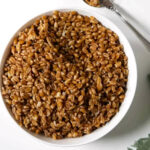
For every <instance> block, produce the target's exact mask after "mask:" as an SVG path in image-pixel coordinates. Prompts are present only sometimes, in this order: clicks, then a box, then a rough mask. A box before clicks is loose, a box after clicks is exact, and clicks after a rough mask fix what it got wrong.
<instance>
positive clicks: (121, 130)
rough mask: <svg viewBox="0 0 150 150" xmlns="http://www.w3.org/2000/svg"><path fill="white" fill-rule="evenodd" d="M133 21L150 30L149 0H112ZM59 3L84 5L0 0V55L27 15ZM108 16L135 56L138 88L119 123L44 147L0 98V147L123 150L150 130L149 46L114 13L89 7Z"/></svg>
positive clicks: (70, 2) (73, 0)
mask: <svg viewBox="0 0 150 150" xmlns="http://www.w3.org/2000/svg"><path fill="white" fill-rule="evenodd" d="M116 1H117V3H118V4H119V5H120V6H122V7H123V8H124V10H126V11H127V13H128V14H130V15H131V16H132V17H133V18H134V19H135V20H134V21H135V23H136V24H137V23H142V25H143V27H144V28H145V30H147V32H148V31H149V32H150V19H149V16H150V9H149V6H150V1H149V0H132V1H131V0H116ZM61 6H66V8H67V6H74V7H76V8H79V7H84V8H87V7H88V6H87V5H85V4H84V3H83V2H82V0H0V58H1V57H2V54H3V51H4V49H5V47H6V45H7V43H8V41H9V39H10V38H11V36H12V35H13V34H14V33H15V32H16V31H17V30H18V28H20V27H21V26H22V25H23V24H24V23H26V22H27V21H28V20H30V19H31V18H33V17H35V16H37V15H39V14H41V13H43V12H46V11H49V10H51V9H57V8H61ZM90 9H91V11H98V13H101V14H103V15H105V16H106V17H108V18H110V19H111V20H112V21H113V22H114V23H115V24H116V25H117V26H119V28H120V29H121V30H122V31H123V33H124V34H125V35H126V37H127V38H128V40H129V42H130V43H131V46H132V48H133V51H134V53H135V56H136V60H137V66H138V87H137V91H136V95H135V98H134V101H133V104H132V106H131V108H130V110H129V112H128V113H127V115H126V116H125V118H124V119H123V120H122V122H121V123H120V124H119V125H118V126H117V127H116V128H115V129H114V130H113V131H112V132H110V133H109V134H108V135H106V136H105V137H103V138H101V139H99V140H98V141H95V142H93V143H90V144H87V145H83V146H78V147H68V148H66V147H65V148H62V147H53V146H51V147H50V146H47V145H44V144H42V143H39V142H37V141H34V139H32V138H29V137H28V136H27V135H26V134H24V132H23V131H22V130H21V129H20V128H19V129H18V128H16V124H15V123H14V122H13V121H12V120H11V119H10V116H9V114H8V113H7V111H6V110H5V109H4V105H3V103H2V100H1V99H0V150H64V149H65V150H91V149H94V150H100V149H101V150H127V147H129V146H130V145H132V144H133V143H134V141H135V140H138V139H139V138H141V137H146V136H147V135H148V133H150V83H149V84H148V80H147V74H148V73H150V53H149V52H148V50H150V46H148V45H145V44H143V43H142V41H140V40H139V39H138V37H137V36H136V34H135V33H134V32H133V31H132V30H131V29H129V28H128V27H127V26H126V25H125V24H124V23H123V22H122V21H121V20H120V18H119V17H118V16H116V15H115V14H114V13H112V12H110V11H109V10H106V9H103V8H101V9H96V8H90Z"/></svg>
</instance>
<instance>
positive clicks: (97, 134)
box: [0, 7, 137, 146]
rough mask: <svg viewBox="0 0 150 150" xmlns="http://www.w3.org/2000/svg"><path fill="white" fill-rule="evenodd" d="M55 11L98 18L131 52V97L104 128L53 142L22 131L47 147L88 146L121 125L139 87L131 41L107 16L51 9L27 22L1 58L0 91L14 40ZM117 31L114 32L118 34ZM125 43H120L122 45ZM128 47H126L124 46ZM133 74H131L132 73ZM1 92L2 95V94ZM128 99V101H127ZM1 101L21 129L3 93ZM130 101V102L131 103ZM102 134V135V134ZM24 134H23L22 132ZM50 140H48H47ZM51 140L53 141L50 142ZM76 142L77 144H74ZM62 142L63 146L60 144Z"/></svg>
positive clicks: (89, 12) (69, 9)
mask: <svg viewBox="0 0 150 150" xmlns="http://www.w3.org/2000/svg"><path fill="white" fill-rule="evenodd" d="M54 10H58V11H73V10H74V11H77V12H78V13H79V14H82V15H87V16H94V17H96V18H97V19H98V20H99V21H100V22H101V23H102V24H103V25H104V26H106V27H107V28H110V29H111V30H112V31H113V30H114V29H115V30H116V31H117V35H118V33H119V35H118V36H119V39H120V37H121V38H122V39H123V41H125V43H126V44H127V47H128V48H129V50H127V51H125V53H126V55H127V53H129V54H128V69H129V62H130V60H132V61H131V62H130V66H131V64H132V70H130V69H129V75H128V82H127V88H128V89H130V91H129V90H128V89H127V91H126V94H128V93H129V92H130V93H129V94H128V95H130V97H129V96H128V97H127V95H126V96H125V99H124V102H123V103H122V104H121V106H120V109H119V112H118V113H117V114H116V115H115V116H114V117H113V118H112V119H111V120H110V121H109V122H108V123H106V124H105V125H104V126H103V127H100V128H98V129H96V130H94V131H93V132H91V133H90V134H88V135H84V136H82V137H77V138H68V139H67V138H66V139H61V140H52V139H51V138H47V137H44V136H42V137H41V136H39V135H36V134H34V133H31V132H30V131H28V130H27V129H25V128H23V127H21V128H22V130H23V131H24V132H25V133H26V134H27V135H29V136H30V137H32V138H33V137H34V139H36V140H37V141H38V142H39V141H40V142H42V143H45V144H47V145H54V146H79V145H83V144H87V143H91V142H93V141H95V140H98V139H100V138H102V137H103V136H105V135H106V134H108V133H109V132H110V131H111V130H113V129H114V128H115V127H116V126H117V125H118V124H119V123H120V121H121V120H122V119H123V118H124V116H125V115H126V113H127V111H128V110H129V108H130V106H131V103H132V101H133V98H134V95H135V91H136V87H137V65H136V60H135V56H134V53H133V50H132V47H131V45H130V43H129V41H128V40H127V38H126V36H125V35H124V34H123V33H122V31H121V30H120V29H119V27H118V26H116V25H115V24H114V23H113V22H112V21H111V20H110V19H108V18H107V17H106V16H104V15H102V14H98V12H96V11H95V12H92V13H91V11H90V10H89V9H85V8H76V7H67V8H66V7H61V8H57V9H51V10H50V11H48V12H45V13H41V14H40V15H37V16H36V17H34V18H32V19H30V20H29V21H28V22H26V23H25V24H24V25H23V26H21V27H20V28H19V29H18V30H17V32H15V34H14V35H13V36H12V38H11V39H10V40H9V42H8V44H7V46H6V48H5V50H4V53H3V55H2V58H1V64H0V89H1V90H2V74H3V67H4V64H5V60H6V58H7V57H8V55H9V53H10V46H11V44H12V41H13V39H14V38H15V37H16V36H17V35H18V32H19V31H22V30H23V29H24V28H26V27H28V26H29V25H31V24H32V23H33V22H34V21H35V20H36V19H38V18H40V17H41V16H43V15H51V14H52V12H53V11H54ZM105 23H106V24H107V23H109V24H110V26H113V29H112V28H111V27H108V25H105ZM116 31H114V32H115V33H116ZM123 41H121V39H120V42H121V43H122V42H123ZM123 46H126V45H123ZM124 50H125V49H124ZM130 71H131V73H133V74H134V75H133V74H131V73H130ZM1 90H0V93H1ZM127 98H128V99H127ZM0 99H2V101H3V104H4V105H5V109H6V110H7V111H8V112H9V116H11V117H10V118H11V119H12V120H13V122H14V123H15V124H17V126H18V127H19V128H20V126H19V124H18V123H17V121H16V120H15V119H14V117H13V115H12V112H11V110H10V109H9V108H8V107H7V105H6V103H5V102H4V99H3V97H2V93H1V94H0ZM129 100H130V101H129ZM17 126H16V127H17ZM101 132H102V133H101ZM22 133H23V132H22ZM46 139H48V140H46ZM50 139H51V141H50ZM75 140H76V142H74V141H75ZM70 141H72V142H71V143H69V142H70ZM60 142H61V144H59V143H60Z"/></svg>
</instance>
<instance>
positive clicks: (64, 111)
mask: <svg viewBox="0 0 150 150" xmlns="http://www.w3.org/2000/svg"><path fill="white" fill-rule="evenodd" d="M127 63H128V62H127V57H126V55H125V53H124V50H123V46H122V45H121V44H120V42H119V38H118V36H117V35H116V34H115V33H114V32H113V31H111V30H110V29H108V28H106V27H104V26H103V25H102V24H101V23H100V22H99V21H98V20H97V19H96V18H94V17H87V16H82V15H80V14H78V13H77V12H75V11H72V12H58V11H55V12H54V13H53V15H51V16H43V17H41V18H40V19H38V20H36V21H35V22H34V23H33V25H31V26H30V27H27V28H25V29H24V30H23V31H21V32H20V33H19V35H18V36H17V37H16V38H15V39H14V42H13V44H12V46H11V53H10V56H9V57H8V59H7V60H6V63H5V66H4V74H3V76H2V78H3V87H2V95H3V98H4V100H5V102H6V103H7V104H8V106H9V107H10V109H11V110H12V113H13V115H14V118H15V119H16V120H17V122H18V123H19V124H20V125H21V126H24V127H25V128H27V129H29V130H30V131H33V132H35V133H37V134H38V133H39V134H44V135H45V136H49V137H52V138H53V139H61V138H65V137H69V138H70V137H79V136H83V135H85V134H89V133H90V132H92V131H93V130H95V129H97V128H99V127H101V126H103V125H105V124H106V123H107V122H108V121H110V120H111V118H112V117H113V116H114V115H115V114H116V113H117V112H118V111H119V107H120V105H121V103H122V102H123V100H124V98H125V92H126V84H127V78H128V67H127Z"/></svg>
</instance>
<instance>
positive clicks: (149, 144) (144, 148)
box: [128, 134, 150, 150]
mask: <svg viewBox="0 0 150 150" xmlns="http://www.w3.org/2000/svg"><path fill="white" fill-rule="evenodd" d="M131 147H134V148H136V150H150V134H149V135H148V137H146V138H141V139H139V140H138V141H136V142H135V143H134V145H133V146H131ZM128 150H132V149H129V148H128Z"/></svg>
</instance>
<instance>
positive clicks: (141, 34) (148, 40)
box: [111, 3, 150, 44]
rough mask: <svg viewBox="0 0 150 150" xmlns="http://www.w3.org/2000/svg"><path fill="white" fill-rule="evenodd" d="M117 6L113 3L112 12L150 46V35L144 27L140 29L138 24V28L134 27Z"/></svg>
mask: <svg viewBox="0 0 150 150" xmlns="http://www.w3.org/2000/svg"><path fill="white" fill-rule="evenodd" d="M115 5H116V4H114V3H113V7H112V8H111V10H113V11H114V12H115V13H116V14H117V15H118V16H119V17H120V18H121V19H122V21H123V22H124V23H126V24H127V25H128V26H129V27H130V28H132V30H134V31H135V32H136V33H137V34H138V36H139V37H141V38H142V39H143V40H144V41H145V42H146V43H147V44H150V34H149V33H147V32H146V31H145V30H144V29H142V27H140V26H139V25H138V24H136V27H134V25H132V23H131V21H129V19H128V20H127V18H126V17H125V15H123V13H121V11H118V9H117V8H116V6H115Z"/></svg>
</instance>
